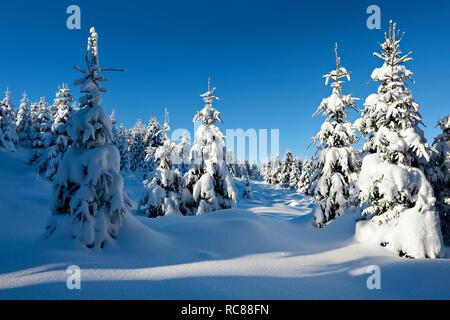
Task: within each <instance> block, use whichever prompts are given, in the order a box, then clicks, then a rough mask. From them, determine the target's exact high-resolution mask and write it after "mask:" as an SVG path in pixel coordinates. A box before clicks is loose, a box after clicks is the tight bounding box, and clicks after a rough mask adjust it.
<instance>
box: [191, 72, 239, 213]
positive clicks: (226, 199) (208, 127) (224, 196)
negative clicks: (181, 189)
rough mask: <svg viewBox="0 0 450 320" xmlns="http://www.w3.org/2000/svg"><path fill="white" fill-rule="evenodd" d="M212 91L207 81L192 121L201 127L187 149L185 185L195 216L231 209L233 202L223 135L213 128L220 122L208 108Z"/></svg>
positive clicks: (232, 184)
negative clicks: (189, 161) (190, 164)
mask: <svg viewBox="0 0 450 320" xmlns="http://www.w3.org/2000/svg"><path fill="white" fill-rule="evenodd" d="M214 91H215V88H213V87H211V80H210V79H209V80H208V91H206V92H205V93H204V94H202V95H201V97H202V98H203V101H204V102H205V107H204V108H203V109H202V110H201V111H198V112H197V113H196V114H195V116H194V122H195V121H200V122H201V125H200V126H199V127H198V128H197V131H196V132H195V141H194V144H193V146H192V149H191V152H192V156H191V158H192V159H194V163H195V165H194V167H193V168H192V169H191V170H189V172H188V174H187V185H188V187H191V190H190V191H191V192H192V198H193V200H194V201H195V204H196V205H198V206H197V208H196V210H195V214H197V215H199V214H203V213H206V212H211V211H215V210H220V209H228V208H232V207H234V205H235V203H236V189H235V187H234V182H233V178H232V176H231V174H230V172H229V170H228V166H227V163H226V161H225V155H226V152H227V151H226V148H225V144H224V136H223V133H222V132H221V131H220V129H219V128H218V127H217V126H216V125H215V123H216V122H218V121H219V122H222V118H221V116H220V112H219V111H217V110H216V109H215V108H213V106H212V103H213V102H214V100H218V98H217V97H216V96H214ZM193 182H195V183H194V184H193Z"/></svg>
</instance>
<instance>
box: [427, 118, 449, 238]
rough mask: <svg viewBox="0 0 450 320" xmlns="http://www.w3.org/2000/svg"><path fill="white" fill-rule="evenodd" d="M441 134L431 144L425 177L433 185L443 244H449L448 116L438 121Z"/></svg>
mask: <svg viewBox="0 0 450 320" xmlns="http://www.w3.org/2000/svg"><path fill="white" fill-rule="evenodd" d="M438 126H439V127H440V128H441V130H442V133H441V134H439V135H438V136H437V137H436V138H435V139H434V142H433V150H432V155H431V161H430V166H429V169H428V170H427V173H428V174H427V176H428V179H429V180H430V182H431V184H432V185H433V189H434V194H435V196H436V199H437V201H436V208H437V209H438V211H439V214H440V220H441V230H442V235H443V237H444V242H445V243H446V244H450V115H449V116H447V117H444V118H442V119H440V120H439V121H438Z"/></svg>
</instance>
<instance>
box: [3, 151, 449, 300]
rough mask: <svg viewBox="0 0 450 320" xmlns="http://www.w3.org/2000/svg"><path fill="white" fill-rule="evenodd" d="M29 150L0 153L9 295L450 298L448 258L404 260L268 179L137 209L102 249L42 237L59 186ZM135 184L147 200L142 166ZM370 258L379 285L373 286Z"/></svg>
mask: <svg viewBox="0 0 450 320" xmlns="http://www.w3.org/2000/svg"><path fill="white" fill-rule="evenodd" d="M27 156H28V154H27V152H26V151H24V150H23V149H19V150H18V151H17V152H16V153H12V154H10V153H0V215H1V223H0V257H1V258H0V261H1V262H0V298H1V299H17V298H19V299H25V298H27V299H49V298H53V299H104V298H113V299H197V298H198V299H200V298H201V299H221V298H223V299H300V298H302V299H320V298H326V299H328V298H330V299H344V298H350V299H380V298H387V299H411V298H415V299H417V298H426V299H429V298H434V299H449V298H450V259H440V260H419V259H417V260H411V259H404V258H399V257H397V256H396V255H394V254H392V253H390V252H389V251H388V250H386V249H384V248H382V247H379V246H373V245H370V244H365V243H358V242H357V241H355V240H354V229H355V223H354V217H353V216H352V215H351V214H346V215H344V216H343V217H341V218H339V219H338V220H336V221H335V222H333V223H332V224H330V225H329V226H327V227H325V228H323V229H316V228H315V227H313V225H312V222H313V217H312V214H311V209H312V203H311V201H310V200H309V199H306V198H302V197H301V196H299V195H296V194H295V193H293V192H292V191H289V190H285V189H276V188H273V187H270V186H267V185H264V184H258V183H255V184H252V189H253V199H252V200H242V199H239V201H238V208H237V209H233V210H222V211H218V212H214V213H210V214H206V215H202V216H197V217H178V216H170V217H163V218H157V219H150V218H146V217H145V216H144V215H143V213H141V212H136V211H135V212H134V217H131V218H130V219H129V221H128V222H127V224H126V226H125V227H124V229H123V230H122V232H121V233H120V234H119V240H118V241H117V242H116V243H114V244H111V243H109V244H108V245H107V246H106V248H105V249H103V250H101V249H93V250H89V249H85V248H83V247H81V246H79V245H76V244H75V242H74V241H73V240H72V239H70V238H61V237H59V238H58V237H55V238H52V239H48V240H43V239H42V238H41V236H42V234H43V233H44V227H45V224H46V221H47V219H48V217H49V216H50V209H49V206H50V196H51V185H50V184H49V183H48V182H47V181H45V180H43V179H41V178H39V177H37V176H36V174H35V172H34V170H33V168H32V167H30V166H28V165H27V161H26V159H27ZM125 183H126V188H127V192H128V194H129V195H130V197H131V198H132V199H133V200H134V201H135V202H137V201H138V199H139V197H140V196H141V192H142V183H141V181H140V177H139V176H138V175H134V174H128V175H125ZM237 184H238V189H239V190H238V191H239V194H241V190H242V188H243V182H242V181H238V182H237ZM448 251H449V250H448V248H447V258H448V257H449V255H448ZM70 265H78V266H79V267H80V268H81V290H68V289H67V286H66V273H65V271H66V268H67V267H68V266H70ZM372 265H377V266H379V267H380V270H381V289H380V290H369V289H368V288H367V285H366V284H367V279H368V277H369V276H370V275H371V273H367V270H368V267H369V266H372Z"/></svg>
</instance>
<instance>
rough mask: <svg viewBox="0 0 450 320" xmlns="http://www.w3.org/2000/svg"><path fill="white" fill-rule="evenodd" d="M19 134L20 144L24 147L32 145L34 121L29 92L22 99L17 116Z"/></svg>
mask: <svg viewBox="0 0 450 320" xmlns="http://www.w3.org/2000/svg"><path fill="white" fill-rule="evenodd" d="M16 127H17V135H18V138H19V144H20V145H21V146H23V147H31V146H32V121H31V112H30V108H29V105H28V98H27V94H26V93H25V92H24V93H23V95H22V99H21V100H20V106H19V111H18V112H17V116H16Z"/></svg>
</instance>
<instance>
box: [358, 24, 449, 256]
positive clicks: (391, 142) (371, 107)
mask: <svg viewBox="0 0 450 320" xmlns="http://www.w3.org/2000/svg"><path fill="white" fill-rule="evenodd" d="M400 42H401V36H400V32H399V31H398V30H397V26H396V24H393V23H392V22H390V27H389V31H388V32H387V33H386V34H385V39H384V42H383V43H382V44H381V50H382V52H381V53H374V55H375V56H376V57H377V58H379V59H380V60H381V61H383V65H382V66H381V67H379V68H376V69H375V70H374V71H373V72H372V79H373V80H374V81H376V82H379V83H380V86H379V88H378V92H377V93H376V94H371V95H370V96H369V97H367V99H366V101H365V110H364V112H363V118H362V119H361V120H359V121H358V123H359V125H360V127H361V130H362V132H363V134H364V135H365V136H366V143H365V146H364V147H365V150H366V151H367V154H366V156H365V157H364V159H363V162H362V168H361V173H360V177H359V179H358V187H359V189H360V200H361V202H362V203H363V204H365V205H367V208H366V209H365V210H364V211H363V219H365V221H364V220H363V221H360V222H358V224H357V229H356V230H357V232H356V236H357V238H358V239H359V240H360V241H373V242H375V243H378V244H380V245H382V246H386V247H387V248H389V249H390V250H392V251H394V252H396V253H398V254H399V255H401V256H408V257H414V258H425V257H428V258H436V257H441V256H442V255H443V254H444V253H443V251H444V250H443V244H442V235H441V230H440V228H439V227H438V225H439V223H438V221H439V220H438V215H437V213H436V208H435V201H434V199H435V198H434V196H433V190H432V187H431V185H430V183H429V182H428V180H427V179H426V177H425V175H424V173H423V172H422V170H421V169H419V166H420V165H421V163H422V162H423V161H427V160H428V159H429V154H428V147H427V145H426V144H425V138H424V135H423V132H422V130H421V129H420V127H419V125H420V123H421V116H420V114H419V112H418V110H419V105H418V103H417V102H415V101H414V99H413V97H412V95H411V92H410V91H409V89H408V87H407V81H409V80H410V79H411V75H412V72H411V71H409V70H408V69H406V68H405V66H404V65H403V64H404V63H405V62H407V61H409V60H411V59H412V58H411V57H410V56H411V52H410V53H408V54H406V55H403V54H402V52H401V50H400Z"/></svg>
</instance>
